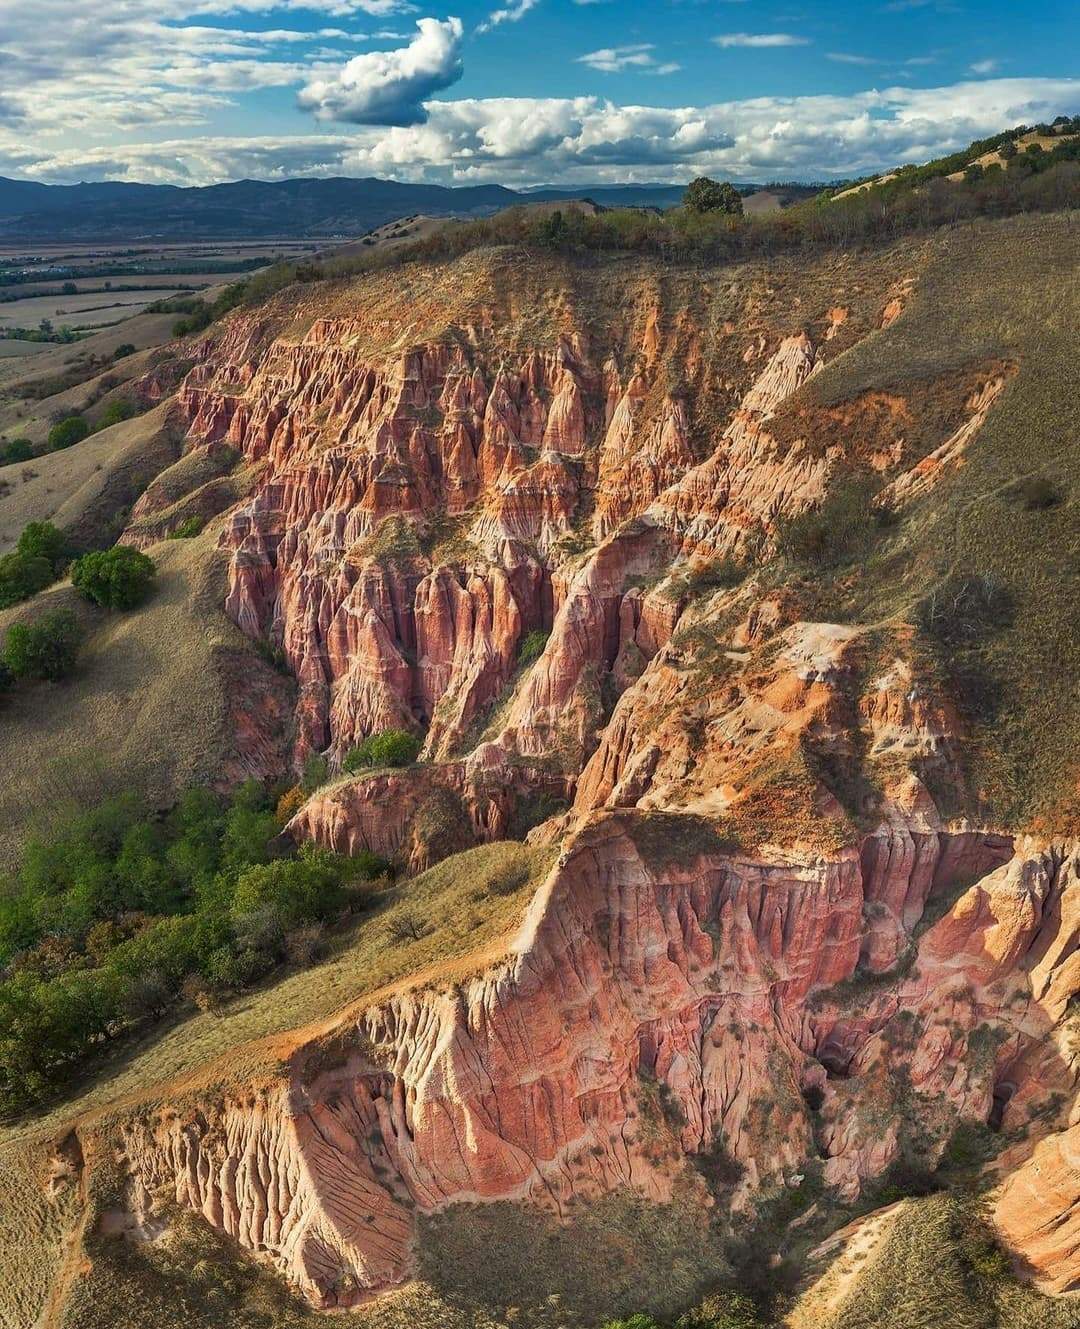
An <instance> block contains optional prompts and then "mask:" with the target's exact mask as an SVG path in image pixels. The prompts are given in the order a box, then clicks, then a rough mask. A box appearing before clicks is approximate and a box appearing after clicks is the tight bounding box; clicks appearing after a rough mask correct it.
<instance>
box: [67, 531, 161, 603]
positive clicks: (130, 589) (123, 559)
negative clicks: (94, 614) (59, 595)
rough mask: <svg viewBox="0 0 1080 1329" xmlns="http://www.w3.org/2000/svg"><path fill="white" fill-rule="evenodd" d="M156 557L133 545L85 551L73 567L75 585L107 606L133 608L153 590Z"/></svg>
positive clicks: (90, 597) (84, 593)
mask: <svg viewBox="0 0 1080 1329" xmlns="http://www.w3.org/2000/svg"><path fill="white" fill-rule="evenodd" d="M156 571H157V570H156V569H155V567H154V561H153V559H151V558H148V557H147V556H146V554H144V553H141V552H140V551H139V550H138V549H132V548H131V546H130V545H114V546H113V547H112V549H102V550H99V551H98V552H97V553H93V554H84V555H83V557H82V558H80V559H79V560H78V561H77V562H76V564H75V566H74V567H73V568H72V571H71V583H72V585H73V586H74V587H75V588H76V589H77V590H79V591H81V592H82V593H83V595H85V596H86V598H87V599H88V600H93V601H95V602H96V603H97V604H99V605H104V606H105V608H107V609H134V608H136V606H138V605H140V604H142V603H143V601H144V600H145V599H146V598H147V596H148V595H149V594H150V591H151V590H152V588H153V585H154V577H155V576H156Z"/></svg>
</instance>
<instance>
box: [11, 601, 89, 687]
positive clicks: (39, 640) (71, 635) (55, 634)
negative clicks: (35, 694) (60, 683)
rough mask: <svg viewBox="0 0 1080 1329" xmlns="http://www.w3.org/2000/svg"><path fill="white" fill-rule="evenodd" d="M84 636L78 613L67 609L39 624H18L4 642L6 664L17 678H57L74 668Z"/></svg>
mask: <svg viewBox="0 0 1080 1329" xmlns="http://www.w3.org/2000/svg"><path fill="white" fill-rule="evenodd" d="M81 637H82V633H81V630H80V628H79V625H78V623H77V622H76V619H75V615H74V614H73V613H71V611H70V610H67V609H58V610H57V611H56V612H55V613H52V614H48V615H47V616H46V617H45V618H42V619H39V621H38V622H37V623H16V624H15V625H14V626H13V627H11V628H9V629H8V634H7V640H6V641H5V642H4V655H3V659H4V664H5V665H6V666H7V667H8V669H9V670H10V671H11V673H12V675H13V676H14V677H15V678H38V679H49V680H53V681H55V680H56V679H60V678H63V677H64V676H65V674H68V673H70V672H71V670H72V668H73V667H74V664H75V659H76V656H77V655H78V651H79V641H80V639H81Z"/></svg>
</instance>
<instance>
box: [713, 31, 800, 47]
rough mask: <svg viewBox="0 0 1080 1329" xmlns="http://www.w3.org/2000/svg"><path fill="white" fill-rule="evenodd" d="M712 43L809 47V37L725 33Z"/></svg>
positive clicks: (781, 34) (788, 33)
mask: <svg viewBox="0 0 1080 1329" xmlns="http://www.w3.org/2000/svg"><path fill="white" fill-rule="evenodd" d="M713 41H714V42H715V43H716V45H717V46H723V47H729V46H753V47H757V46H809V45H810V39H809V37H796V36H794V35H793V34H792V33H790V32H725V33H722V34H721V35H720V36H719V37H714V38H713Z"/></svg>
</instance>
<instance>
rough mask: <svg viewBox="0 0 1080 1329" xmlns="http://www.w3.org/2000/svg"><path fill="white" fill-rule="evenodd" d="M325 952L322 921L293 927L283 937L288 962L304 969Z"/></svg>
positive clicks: (324, 933)
mask: <svg viewBox="0 0 1080 1329" xmlns="http://www.w3.org/2000/svg"><path fill="white" fill-rule="evenodd" d="M325 953H326V928H325V926H324V925H323V924H322V923H309V924H308V925H307V926H306V927H302V928H294V929H293V930H292V932H290V933H289V934H288V936H287V937H286V938H285V955H286V958H287V959H288V961H289V963H290V964H293V965H296V966H297V967H298V968H300V969H306V968H307V967H308V965H312V964H314V963H315V961H316V960H320V959H322V957H323V955H324V954H325Z"/></svg>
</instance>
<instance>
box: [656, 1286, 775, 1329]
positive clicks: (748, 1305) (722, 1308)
mask: <svg viewBox="0 0 1080 1329" xmlns="http://www.w3.org/2000/svg"><path fill="white" fill-rule="evenodd" d="M675 1325H676V1329H764V1326H763V1322H762V1319H761V1316H760V1315H759V1313H758V1308H757V1307H756V1306H755V1305H754V1303H753V1301H752V1300H751V1299H750V1298H749V1297H748V1296H746V1294H745V1293H743V1292H732V1291H724V1292H714V1293H712V1294H711V1295H710V1296H708V1297H706V1298H705V1299H704V1300H703V1301H700V1302H699V1303H698V1304H697V1305H696V1306H695V1307H694V1308H693V1310H689V1311H687V1312H686V1313H685V1315H680V1316H679V1318H678V1319H677V1320H676V1321H675Z"/></svg>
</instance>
